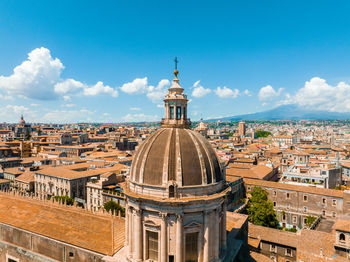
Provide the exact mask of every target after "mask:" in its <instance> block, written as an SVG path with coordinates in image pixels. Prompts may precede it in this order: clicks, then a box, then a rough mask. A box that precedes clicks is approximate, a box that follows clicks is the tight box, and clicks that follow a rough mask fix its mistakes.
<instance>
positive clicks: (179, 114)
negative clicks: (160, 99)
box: [161, 57, 191, 128]
mask: <svg viewBox="0 0 350 262" xmlns="http://www.w3.org/2000/svg"><path fill="white" fill-rule="evenodd" d="M174 61H175V70H174V75H175V77H174V80H173V84H172V86H171V87H170V88H169V89H168V91H169V93H168V94H166V95H165V98H164V103H165V105H164V108H165V118H163V119H162V122H161V125H162V127H177V128H190V126H191V121H190V119H188V118H187V102H188V99H187V95H185V94H184V93H183V91H184V89H183V88H182V87H181V86H180V84H179V79H178V78H177V75H178V74H179V71H178V70H177V63H178V60H177V58H176V57H175V60H174Z"/></svg>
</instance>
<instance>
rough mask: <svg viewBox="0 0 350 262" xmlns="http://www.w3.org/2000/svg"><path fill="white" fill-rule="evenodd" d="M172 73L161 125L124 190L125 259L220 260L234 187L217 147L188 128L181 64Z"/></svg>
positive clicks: (138, 156) (141, 150)
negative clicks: (179, 70) (227, 214)
mask: <svg viewBox="0 0 350 262" xmlns="http://www.w3.org/2000/svg"><path fill="white" fill-rule="evenodd" d="M176 63H177V61H176ZM174 74H175V78H174V81H173V84H172V86H171V87H170V88H169V93H168V94H167V95H166V96H165V99H164V102H165V118H164V119H163V120H162V122H161V124H162V128H160V129H158V130H157V131H155V132H153V133H152V134H151V135H150V136H149V137H148V138H147V139H146V140H145V141H144V142H143V143H142V144H141V145H140V147H139V148H138V150H137V152H136V154H135V157H134V160H133V163H132V166H131V171H130V177H129V178H128V179H127V183H126V187H125V190H124V193H125V196H126V210H125V211H126V220H125V221H126V223H125V224H126V225H125V234H126V241H125V248H126V253H127V260H128V261H132V262H140V261H160V262H175V261H176V262H185V261H191V262H192V261H198V262H199V261H200V262H202V261H203V262H211V261H221V260H222V259H223V258H224V257H225V254H226V203H225V198H226V195H227V194H228V192H229V191H230V187H228V186H227V184H226V182H225V177H224V172H223V169H222V168H221V166H220V163H219V160H218V157H217V155H216V152H215V151H214V149H213V148H212V147H211V145H210V144H209V142H208V141H207V140H206V139H205V138H204V137H203V136H202V135H201V134H199V133H198V132H195V131H192V130H191V129H189V127H190V124H191V122H190V120H189V119H188V118H187V102H188V100H187V97H186V95H185V94H184V93H183V88H182V87H181V86H180V84H179V79H178V78H177V75H178V71H177V68H175V72H174Z"/></svg>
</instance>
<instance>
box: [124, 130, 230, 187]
mask: <svg viewBox="0 0 350 262" xmlns="http://www.w3.org/2000/svg"><path fill="white" fill-rule="evenodd" d="M222 180H223V173H222V169H221V167H220V164H219V161H218V158H217V155H216V153H215V151H214V149H213V148H212V147H211V145H210V144H209V142H208V141H207V140H206V139H205V138H204V137H203V136H202V135H200V134H199V133H197V132H195V131H192V130H190V129H182V128H161V129H159V130H157V131H155V132H154V133H152V134H151V135H150V136H149V137H148V138H147V139H146V140H145V141H144V142H143V143H142V145H141V146H140V148H139V149H138V151H137V153H136V155H135V158H134V161H133V163H132V167H131V177H130V182H132V183H133V182H134V183H137V184H143V185H151V186H159V187H166V186H167V185H169V183H175V184H176V185H177V186H178V187H186V186H199V185H209V184H215V183H217V182H219V181H222Z"/></svg>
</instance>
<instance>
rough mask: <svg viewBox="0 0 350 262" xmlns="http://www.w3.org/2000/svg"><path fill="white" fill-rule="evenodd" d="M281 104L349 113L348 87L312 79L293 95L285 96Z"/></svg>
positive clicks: (320, 79)
mask: <svg viewBox="0 0 350 262" xmlns="http://www.w3.org/2000/svg"><path fill="white" fill-rule="evenodd" d="M281 104H297V105H299V106H303V107H305V108H308V109H313V110H325V111H331V112H350V85H349V84H347V83H345V82H339V83H338V84H337V85H334V86H332V85H329V84H328V83H327V81H326V80H325V79H322V78H320V77H313V78H311V79H310V81H306V82H305V85H304V87H303V88H300V89H299V90H298V91H297V92H296V94H295V95H290V94H287V95H286V99H285V100H283V101H281Z"/></svg>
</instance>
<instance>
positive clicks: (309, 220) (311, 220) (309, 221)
mask: <svg viewBox="0 0 350 262" xmlns="http://www.w3.org/2000/svg"><path fill="white" fill-rule="evenodd" d="M315 220H316V217H313V216H307V217H306V225H307V226H308V227H311V226H312V224H313V223H314V222H315Z"/></svg>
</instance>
